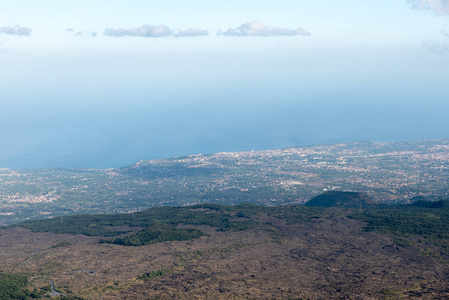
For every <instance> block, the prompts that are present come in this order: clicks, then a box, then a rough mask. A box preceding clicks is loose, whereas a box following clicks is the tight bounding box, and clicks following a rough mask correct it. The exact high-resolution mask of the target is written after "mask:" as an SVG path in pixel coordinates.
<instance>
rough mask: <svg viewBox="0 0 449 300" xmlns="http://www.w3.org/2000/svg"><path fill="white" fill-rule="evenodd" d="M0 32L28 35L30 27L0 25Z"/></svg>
mask: <svg viewBox="0 0 449 300" xmlns="http://www.w3.org/2000/svg"><path fill="white" fill-rule="evenodd" d="M0 33H5V34H11V35H20V36H30V35H31V28H29V27H22V26H14V27H0Z"/></svg>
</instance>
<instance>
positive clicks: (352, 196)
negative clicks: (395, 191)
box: [305, 191, 376, 208]
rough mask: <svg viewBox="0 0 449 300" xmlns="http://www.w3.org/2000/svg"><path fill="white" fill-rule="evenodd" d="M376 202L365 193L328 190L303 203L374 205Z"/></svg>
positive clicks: (317, 204) (330, 205)
mask: <svg viewBox="0 0 449 300" xmlns="http://www.w3.org/2000/svg"><path fill="white" fill-rule="evenodd" d="M375 204H376V202H375V201H374V200H373V199H371V197H370V196H368V195H367V194H366V193H360V192H341V191H329V192H326V193H324V194H321V195H318V196H316V197H314V198H313V199H311V200H309V201H307V202H306V203H305V205H306V206H310V207H315V206H321V207H336V206H343V207H355V208H360V207H367V206H370V205H375Z"/></svg>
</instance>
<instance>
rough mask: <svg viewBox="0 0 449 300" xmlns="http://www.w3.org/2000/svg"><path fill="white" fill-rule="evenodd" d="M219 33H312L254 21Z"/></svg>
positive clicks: (244, 34)
mask: <svg viewBox="0 0 449 300" xmlns="http://www.w3.org/2000/svg"><path fill="white" fill-rule="evenodd" d="M217 34H218V35H224V36H297V35H302V36H306V35H310V33H309V32H307V31H305V30H304V29H302V28H298V29H287V28H279V27H270V26H265V25H263V24H262V23H260V22H257V21H254V22H251V23H246V24H242V25H240V26H239V27H237V28H235V29H232V28H230V29H228V30H226V31H224V32H221V31H218V33H217Z"/></svg>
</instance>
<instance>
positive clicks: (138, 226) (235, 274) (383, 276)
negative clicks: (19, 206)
mask: <svg viewBox="0 0 449 300" xmlns="http://www.w3.org/2000/svg"><path fill="white" fill-rule="evenodd" d="M448 222H449V210H447V209H442V208H437V209H435V208H423V207H412V206H393V207H387V206H381V207H377V206H374V207H371V208H366V209H364V210H363V211H360V209H352V208H348V207H344V206H341V207H332V208H325V207H307V206H303V205H290V206H280V207H264V206H258V205H248V204H244V205H238V206H222V205H216V204H204V205H196V206H188V207H160V208H152V209H149V210H146V211H142V212H140V213H130V214H122V215H79V216H73V217H64V218H62V219H61V218H55V219H47V220H38V221H28V222H24V223H21V224H18V225H17V226H10V227H8V228H3V229H0V245H1V247H2V267H1V271H3V272H4V273H5V274H12V275H11V276H16V275H14V274H22V275H25V276H26V277H27V278H28V282H29V283H28V290H29V291H30V292H31V291H34V292H33V293H34V295H36V297H37V296H39V295H40V296H42V295H44V294H45V293H46V291H49V289H50V288H49V282H50V280H52V281H53V282H54V283H55V288H56V290H57V291H60V292H61V293H64V294H66V295H69V296H70V297H72V299H149V298H150V299H153V298H156V299H211V298H214V299H229V298H237V299H241V298H250V299H349V298H354V299H401V298H406V299H435V298H445V297H449V289H448V288H447V274H448V272H449V264H448V262H449V252H448V250H447V249H449V248H448V246H449V227H448V226H447V224H448ZM8 276H9V275H8ZM11 276H9V277H8V278H16V277H11ZM17 278H20V280H22V282H25V283H26V282H27V281H26V280H24V279H22V278H24V277H17Z"/></svg>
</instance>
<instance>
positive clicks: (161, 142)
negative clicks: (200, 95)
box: [0, 95, 449, 169]
mask: <svg viewBox="0 0 449 300" xmlns="http://www.w3.org/2000/svg"><path fill="white" fill-rule="evenodd" d="M236 97H237V95H236ZM273 97H274V96H273V95H271V98H270V99H271V100H270V101H263V100H261V101H256V99H254V97H253V99H252V100H251V101H238V100H236V99H218V100H217V99H213V100H214V101H212V100H211V101H206V100H203V101H189V102H182V101H170V99H163V100H164V101H161V102H151V101H148V102H145V101H134V102H133V101H130V102H129V103H127V102H126V101H122V100H121V101H115V102H114V101H110V102H108V101H106V100H102V101H97V102H92V105H89V102H83V103H82V104H76V102H73V103H72V104H70V105H68V104H67V102H66V103H65V104H59V105H55V104H54V103H53V104H51V105H50V104H48V103H47V104H42V105H40V104H39V103H35V104H32V105H28V106H24V107H22V108H21V109H20V110H19V111H15V110H16V109H17V107H10V108H8V107H6V108H4V109H3V110H2V111H1V112H0V117H1V120H0V133H1V136H2V147H0V167H2V168H21V169H24V168H115V167H123V166H127V165H130V164H132V163H135V162H137V161H139V160H146V159H158V158H169V157H173V156H177V155H187V154H196V153H203V154H206V153H215V152H222V151H245V150H260V149H275V148H282V147H291V146H303V145H313V144H329V143H338V142H349V141H361V140H364V141H367V140H373V141H411V140H422V139H435V138H447V137H449V131H448V129H449V118H447V112H449V105H442V104H441V103H440V104H433V105H432V104H429V103H422V104H417V103H415V104H410V103H407V102H404V101H403V102H394V104H392V103H390V102H388V101H383V102H382V101H374V100H370V101H361V102H357V101H343V100H342V101H320V100H318V99H317V100H316V101H313V99H312V100H310V99H309V101H307V102H304V101H301V99H289V100H288V101H282V100H279V101H276V100H273Z"/></svg>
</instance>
